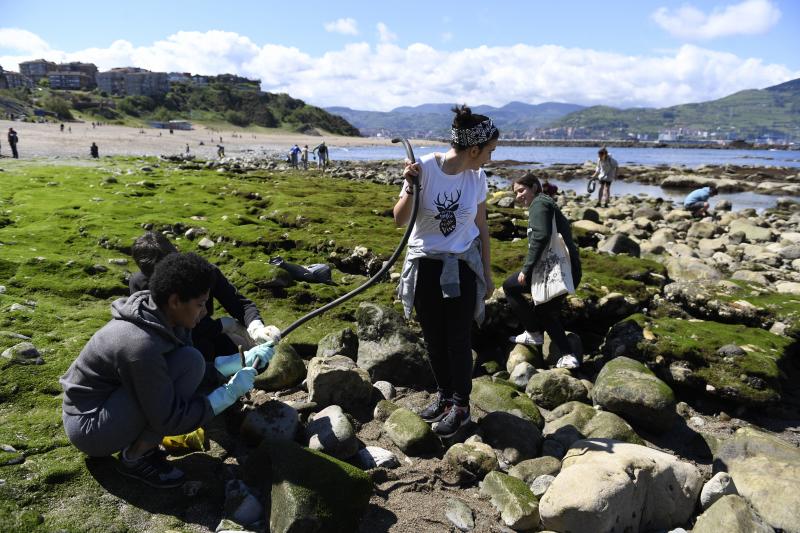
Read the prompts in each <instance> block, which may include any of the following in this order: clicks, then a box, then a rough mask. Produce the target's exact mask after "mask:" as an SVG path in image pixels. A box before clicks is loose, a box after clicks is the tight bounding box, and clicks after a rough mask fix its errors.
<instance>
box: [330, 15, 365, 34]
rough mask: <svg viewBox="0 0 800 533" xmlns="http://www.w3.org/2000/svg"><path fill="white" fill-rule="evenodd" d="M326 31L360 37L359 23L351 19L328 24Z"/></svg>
mask: <svg viewBox="0 0 800 533" xmlns="http://www.w3.org/2000/svg"><path fill="white" fill-rule="evenodd" d="M325 31H329V32H331V33H341V34H342V35H358V23H357V22H356V21H355V19H351V18H345V19H337V20H334V21H333V22H326V23H325Z"/></svg>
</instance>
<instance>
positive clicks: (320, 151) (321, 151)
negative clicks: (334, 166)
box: [312, 141, 328, 170]
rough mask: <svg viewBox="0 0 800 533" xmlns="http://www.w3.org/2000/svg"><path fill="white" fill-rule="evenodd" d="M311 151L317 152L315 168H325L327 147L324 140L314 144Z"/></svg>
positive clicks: (326, 164)
mask: <svg viewBox="0 0 800 533" xmlns="http://www.w3.org/2000/svg"><path fill="white" fill-rule="evenodd" d="M312 152H314V153H316V154H317V168H321V169H322V170H325V167H327V166H328V147H327V146H326V145H325V141H322V142H321V143H319V144H318V145H317V146H315V147H314V150H312Z"/></svg>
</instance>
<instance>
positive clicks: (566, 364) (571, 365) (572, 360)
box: [556, 354, 581, 370]
mask: <svg viewBox="0 0 800 533" xmlns="http://www.w3.org/2000/svg"><path fill="white" fill-rule="evenodd" d="M579 366H581V363H580V361H578V359H577V358H576V357H575V356H574V355H572V354H567V355H564V356H561V358H560V359H559V360H558V362H557V363H556V368H567V369H569V370H572V369H575V368H578V367H579Z"/></svg>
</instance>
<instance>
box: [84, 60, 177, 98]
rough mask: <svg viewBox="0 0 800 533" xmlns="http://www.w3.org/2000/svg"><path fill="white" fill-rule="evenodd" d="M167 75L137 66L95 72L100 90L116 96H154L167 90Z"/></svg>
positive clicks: (168, 82)
mask: <svg viewBox="0 0 800 533" xmlns="http://www.w3.org/2000/svg"><path fill="white" fill-rule="evenodd" d="M169 84H170V81H169V75H168V74H167V73H166V72H150V71H149V70H146V69H143V68H137V67H122V68H112V69H111V70H109V71H106V72H100V73H98V74H97V86H98V87H99V88H100V90H101V91H104V92H106V93H108V94H114V95H118V96H156V95H159V94H166V93H167V92H169Z"/></svg>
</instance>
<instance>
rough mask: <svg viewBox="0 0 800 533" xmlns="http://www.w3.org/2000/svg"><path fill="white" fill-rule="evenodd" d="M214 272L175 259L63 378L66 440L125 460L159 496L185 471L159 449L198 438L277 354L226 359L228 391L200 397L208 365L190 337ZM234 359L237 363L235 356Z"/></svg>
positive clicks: (185, 258) (263, 351)
mask: <svg viewBox="0 0 800 533" xmlns="http://www.w3.org/2000/svg"><path fill="white" fill-rule="evenodd" d="M213 279H214V267H213V266H212V265H211V264H209V263H208V262H207V261H206V260H205V259H203V258H202V257H200V256H199V255H196V254H191V253H189V254H180V253H176V254H172V255H170V256H169V257H166V258H164V260H162V261H161V262H160V263H159V264H158V265H157V266H156V268H155V271H154V273H153V276H152V278H151V279H150V290H146V291H139V292H136V293H134V294H133V295H131V296H130V297H128V298H121V299H119V300H117V301H115V302H114V303H113V304H112V305H111V312H112V319H111V321H109V322H108V323H107V324H106V325H105V326H103V327H102V328H101V329H100V330H99V331H97V332H96V333H95V334H94V335H93V336H92V338H91V339H89V342H88V343H86V346H85V347H84V348H83V350H82V351H81V353H80V355H79V356H78V358H77V359H76V360H75V361H74V362H73V363H72V365H71V366H70V367H69V369H68V370H67V372H66V374H64V375H63V376H62V377H61V379H60V382H61V386H62V387H63V389H64V400H63V414H62V420H63V422H64V429H65V431H66V433H67V437H68V438H69V440H70V441H71V442H72V444H74V445H75V447H76V448H78V449H79V450H81V451H82V452H84V453H85V454H87V455H89V456H92V457H104V456H109V455H111V454H113V453H115V452H119V463H118V465H117V469H118V471H119V472H120V473H121V474H123V475H125V476H128V477H131V478H135V479H139V480H141V481H143V482H144V483H147V484H148V485H151V486H153V487H159V488H167V487H177V486H179V485H181V484H182V483H183V481H184V477H185V476H184V473H183V472H182V471H181V470H179V469H178V468H175V467H174V466H172V464H171V463H170V462H169V461H168V460H167V459H166V457H165V455H164V453H163V452H161V451H160V449H159V447H158V445H159V443H160V442H161V440H162V439H163V438H164V437H165V436H168V435H179V434H183V433H188V432H191V431H194V430H195V429H197V428H198V427H200V426H202V425H203V424H205V423H207V422H208V421H209V420H210V419H211V418H213V417H214V416H215V415H217V414H219V413H221V412H222V411H224V410H225V409H227V408H228V407H230V406H231V405H233V403H234V402H235V401H236V399H237V398H239V397H241V396H242V395H244V394H246V393H247V392H248V391H250V390H251V389H252V388H253V382H254V380H255V377H256V374H257V368H258V367H263V366H266V364H268V363H269V359H270V358H271V357H272V355H273V353H274V349H273V348H272V346H271V345H268V344H263V345H260V346H257V347H256V348H253V349H252V350H248V351H247V352H246V353H245V366H244V367H242V364H241V361H240V357H239V355H238V354H235V355H234V356H223V357H218V358H217V359H216V360H215V361H214V367H215V368H216V370H217V373H218V375H219V377H220V380H221V381H226V382H225V383H224V385H222V386H220V387H218V388H216V389H215V390H213V391H212V392H211V394H208V395H205V394H202V393H199V392H198V390H197V389H198V385H199V384H200V382H201V380H202V378H203V375H204V373H205V371H206V363H205V361H204V359H203V355H202V354H201V353H200V352H199V351H198V350H197V349H195V348H194V347H193V346H192V341H191V330H192V328H193V327H194V326H195V325H196V324H197V322H198V321H199V320H200V319H201V318H203V316H205V313H206V306H205V304H206V300H207V299H208V294H209V289H210V287H211V284H212V281H213ZM234 357H235V358H236V361H234V360H233V358H234Z"/></svg>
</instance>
